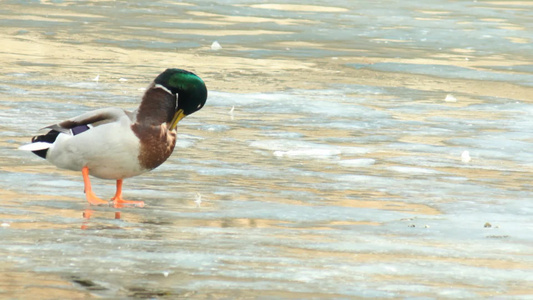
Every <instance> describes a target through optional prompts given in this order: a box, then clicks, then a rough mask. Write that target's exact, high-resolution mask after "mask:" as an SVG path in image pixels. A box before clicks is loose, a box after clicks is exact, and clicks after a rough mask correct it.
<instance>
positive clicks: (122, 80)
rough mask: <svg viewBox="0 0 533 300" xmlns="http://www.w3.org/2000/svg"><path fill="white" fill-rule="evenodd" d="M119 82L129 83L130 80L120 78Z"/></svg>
mask: <svg viewBox="0 0 533 300" xmlns="http://www.w3.org/2000/svg"><path fill="white" fill-rule="evenodd" d="M118 81H120V82H126V81H128V80H127V79H126V78H123V77H120V78H119V79H118Z"/></svg>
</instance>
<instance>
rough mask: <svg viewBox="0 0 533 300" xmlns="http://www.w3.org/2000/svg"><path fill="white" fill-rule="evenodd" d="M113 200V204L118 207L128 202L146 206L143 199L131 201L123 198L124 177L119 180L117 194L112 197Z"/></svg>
mask: <svg viewBox="0 0 533 300" xmlns="http://www.w3.org/2000/svg"><path fill="white" fill-rule="evenodd" d="M111 201H113V205H114V206H115V207H116V208H121V207H124V205H128V204H131V205H134V206H138V207H144V202H143V201H131V200H124V199H122V179H119V180H117V192H116V193H115V196H114V197H113V198H111Z"/></svg>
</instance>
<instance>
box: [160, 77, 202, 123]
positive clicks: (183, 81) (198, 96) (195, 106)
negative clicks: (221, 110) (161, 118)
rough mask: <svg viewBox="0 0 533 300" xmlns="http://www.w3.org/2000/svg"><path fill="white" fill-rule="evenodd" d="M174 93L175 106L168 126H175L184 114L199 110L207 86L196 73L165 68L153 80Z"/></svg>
mask: <svg viewBox="0 0 533 300" xmlns="http://www.w3.org/2000/svg"><path fill="white" fill-rule="evenodd" d="M154 83H155V84H159V85H161V86H163V87H165V88H166V89H167V90H169V91H170V92H171V93H172V94H174V95H176V98H177V107H176V111H175V114H174V118H173V119H172V122H171V126H170V128H172V129H173V128H176V126H177V124H178V122H179V121H180V120H181V119H183V118H184V117H185V116H187V115H190V114H192V113H194V112H196V111H198V110H200V109H201V108H202V107H203V106H204V105H205V101H206V100H207V88H206V87H205V83H204V81H203V80H202V79H201V78H200V77H198V76H197V75H196V74H194V73H192V72H189V71H186V70H182V69H166V70H165V72H163V73H161V74H159V76H157V77H156V79H155V80H154Z"/></svg>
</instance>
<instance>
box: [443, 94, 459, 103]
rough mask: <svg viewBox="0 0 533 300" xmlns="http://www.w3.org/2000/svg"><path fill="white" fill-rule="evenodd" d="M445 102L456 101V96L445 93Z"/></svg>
mask: <svg viewBox="0 0 533 300" xmlns="http://www.w3.org/2000/svg"><path fill="white" fill-rule="evenodd" d="M444 101H445V102H457V98H455V97H454V96H453V95H452V94H448V95H446V98H444Z"/></svg>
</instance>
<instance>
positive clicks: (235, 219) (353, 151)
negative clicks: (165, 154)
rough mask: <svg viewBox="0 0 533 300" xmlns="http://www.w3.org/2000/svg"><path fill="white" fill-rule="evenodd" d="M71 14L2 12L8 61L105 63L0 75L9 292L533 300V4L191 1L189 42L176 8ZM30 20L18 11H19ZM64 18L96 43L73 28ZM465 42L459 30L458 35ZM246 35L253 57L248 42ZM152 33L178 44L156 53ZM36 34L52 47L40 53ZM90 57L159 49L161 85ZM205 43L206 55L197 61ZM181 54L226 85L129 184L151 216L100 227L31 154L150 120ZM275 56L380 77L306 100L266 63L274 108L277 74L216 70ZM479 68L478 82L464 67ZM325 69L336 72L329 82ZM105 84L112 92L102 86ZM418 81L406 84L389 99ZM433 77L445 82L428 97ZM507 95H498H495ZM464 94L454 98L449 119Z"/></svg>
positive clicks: (106, 215)
mask: <svg viewBox="0 0 533 300" xmlns="http://www.w3.org/2000/svg"><path fill="white" fill-rule="evenodd" d="M63 4H65V5H58V4H57V5H54V4H51V5H38V6H37V8H39V9H42V12H39V10H36V12H35V13H33V15H32V17H31V18H30V17H28V18H24V17H13V16H15V15H16V14H8V13H6V18H5V20H4V21H3V23H2V26H3V27H6V29H8V30H7V32H9V34H7V35H2V36H1V38H2V39H4V40H6V41H10V42H13V44H9V45H13V47H15V46H16V45H18V44H16V42H14V41H17V42H20V41H21V39H22V38H23V37H24V36H31V39H29V41H26V42H27V43H29V44H28V45H30V46H34V45H35V44H38V45H40V46H42V45H46V44H47V43H46V39H50V41H49V42H50V43H51V44H53V43H59V44H60V45H63V46H64V45H71V46H73V45H76V44H80V45H82V46H80V47H81V48H80V49H82V50H85V51H86V52H87V53H88V54H87V55H89V56H90V55H95V56H98V57H100V58H99V59H95V60H94V61H91V62H90V63H85V64H82V65H80V66H78V65H76V64H78V63H79V61H76V60H73V59H71V60H69V61H68V62H69V64H64V65H62V62H61V61H62V59H65V58H64V57H62V56H55V55H54V54H53V53H51V52H54V51H49V52H50V53H48V52H47V51H45V50H43V51H44V52H39V51H37V50H36V52H35V57H33V56H23V55H21V56H17V55H16V53H17V49H13V50H12V52H13V53H15V54H11V53H10V52H9V50H4V53H3V54H2V55H3V58H4V60H5V61H11V62H10V63H8V64H7V65H6V66H5V70H4V71H2V72H1V73H0V91H2V93H1V94H0V99H1V102H0V120H1V122H0V124H1V125H0V129H1V140H0V145H1V148H0V152H1V153H0V154H1V155H0V157H1V158H0V160H1V164H0V177H1V178H2V180H1V181H0V197H1V205H0V225H1V226H0V239H1V240H2V247H0V254H1V255H0V262H1V264H0V265H1V267H0V272H1V277H0V295H2V296H5V297H8V298H13V297H17V296H21V295H22V296H26V297H35V296H36V295H39V296H41V297H42V295H43V294H44V295H50V296H49V297H50V298H76V297H78V298H81V297H90V296H95V297H97V296H100V297H109V298H120V297H139V298H165V297H166V298H175V297H178V296H183V297H214V298H217V297H229V298H235V297H249V296H257V295H263V296H267V297H268V296H270V297H299V298H309V297H361V298H362V297H375V298H397V297H430V298H479V297H487V296H497V297H502V298H505V297H508V298H520V297H522V298H527V297H529V296H531V294H532V293H533V288H532V285H531V282H533V276H532V275H531V274H532V272H531V271H532V269H533V259H532V256H531V253H532V250H533V249H532V246H531V245H532V238H531V232H532V229H533V228H532V227H533V224H532V221H531V215H532V213H533V204H532V201H531V199H532V191H533V188H532V185H531V178H532V176H531V175H532V167H533V151H532V150H531V149H532V136H533V132H532V128H533V121H532V120H533V118H532V117H531V116H532V113H533V108H532V105H531V99H530V97H531V82H532V80H531V76H532V75H531V67H530V65H528V64H527V63H526V62H527V61H531V56H530V55H531V54H530V53H532V52H531V46H530V45H531V32H530V31H527V30H523V29H521V28H524V27H527V24H525V23H524V22H525V21H524V20H525V19H526V16H530V15H531V13H530V11H531V10H530V9H529V8H527V5H526V4H520V2H518V4H516V3H515V4H509V5H511V6H512V7H511V8H512V10H511V9H509V10H501V9H499V8H500V7H499V6H498V4H475V3H474V2H468V4H466V2H453V3H448V2H445V1H427V2H424V4H423V6H427V7H420V5H421V4H417V7H409V5H407V4H405V5H404V6H401V5H398V6H393V5H391V4H390V3H389V4H387V5H386V6H382V4H373V5H370V6H368V5H366V6H364V7H365V8H360V7H361V6H360V5H358V4H357V3H356V2H340V3H338V4H336V6H338V7H328V6H327V5H324V3H322V2H318V1H317V2H315V3H313V5H318V6H319V7H318V8H317V7H315V6H289V5H285V6H284V5H278V6H276V5H273V6H272V5H271V6H269V5H266V4H262V3H255V2H254V3H252V2H242V3H241V4H239V5H237V4H234V5H228V4H224V3H223V4H217V5H209V6H208V5H206V4H205V3H197V5H191V6H186V7H188V8H180V9H179V10H177V11H178V12H177V14H179V16H180V18H176V17H174V16H173V17H174V18H170V19H172V20H174V22H177V21H178V20H184V19H185V20H187V18H188V20H191V18H193V19H194V17H197V18H198V19H196V20H197V22H198V23H194V22H193V21H191V23H184V24H186V25H183V24H181V23H172V24H169V23H168V22H170V20H167V17H168V15H167V14H165V13H163V12H167V11H168V10H169V8H173V9H176V7H174V6H175V5H177V4H173V3H165V2H153V3H151V4H148V3H147V5H149V6H148V7H144V6H127V5H125V4H124V3H120V2H119V3H115V2H113V3H107V2H105V3H104V4H105V5H104V6H106V5H109V7H107V6H106V7H104V6H102V7H98V6H92V5H87V4H83V3H82V5H80V6H79V7H78V6H71V5H70V3H69V2H65V3H63ZM359 4H360V3H359ZM472 6H474V7H475V8H476V10H475V11H474V12H475V13H476V14H477V15H476V16H472V14H471V12H473V11H471V10H470V9H471V8H472ZM24 8H25V6H24V5H23V4H19V3H17V2H10V4H9V6H6V8H5V10H6V11H10V10H11V11H14V12H16V11H18V10H21V9H24ZM343 8H346V9H343ZM467 10H468V14H467V13H466V12H465V11H467ZM109 11H114V12H115V13H116V14H117V15H118V16H120V17H121V18H117V20H115V21H113V22H111V25H113V26H101V25H103V24H106V23H105V22H108V21H105V22H104V21H102V20H101V19H99V18H100V17H102V16H106V15H105V14H108V13H109ZM317 11H318V12H320V13H318V12H317ZM510 11H512V12H513V13H510ZM156 14H157V15H158V16H159V18H153V19H152V18H150V16H152V15H156ZM213 14H214V15H213ZM8 16H11V17H8ZM131 18H134V19H135V18H136V19H135V22H134V21H131ZM265 18H271V19H266V20H265ZM65 19H66V20H69V21H68V22H74V23H79V24H84V25H88V24H85V22H88V23H96V24H98V26H96V27H91V26H86V27H83V26H82V27H75V26H66V25H65V24H64V23H62V21H61V20H63V21H65ZM273 20H274V21H273ZM276 20H277V21H276ZM369 20H372V22H370V21H369ZM65 22H66V21H65ZM68 22H67V23H68ZM99 22H103V23H99ZM114 22H116V23H114ZM232 22H235V23H232ZM221 24H224V26H226V27H225V29H226V30H228V31H231V30H235V31H234V32H230V33H226V34H222V33H220V34H222V35H223V36H217V38H216V40H218V42H220V45H221V46H222V49H218V50H217V52H216V53H217V54H212V53H210V52H208V51H209V49H210V48H211V45H212V42H213V41H214V40H215V39H214V38H213V37H212V36H211V35H210V34H213V33H212V32H211V31H209V29H213V28H216V26H221ZM250 24H255V25H254V27H250V26H251V25H250ZM347 24H348V25H347ZM350 24H352V25H350ZM369 24H372V25H369ZM398 24H402V25H398ZM529 24H530V23H529ZM108 25H109V24H108ZM170 25H172V26H181V27H180V28H182V29H183V30H184V32H185V33H175V32H174V31H171V29H170V27H172V26H170ZM457 26H459V28H460V29H462V30H464V32H463V31H460V32H463V33H462V34H458V36H456V35H452V36H450V34H449V31H450V30H452V29H454V30H455V29H457V28H458V27H457ZM152 27H154V28H157V29H159V30H157V31H155V33H154V31H153V30H150V28H152ZM463 27H464V28H463ZM21 28H26V29H24V30H26V31H20V30H22V29H21ZM103 28H105V30H104V29H103ZM143 28H144V29H143ZM124 29H127V30H124ZM200 29H201V30H200ZM354 29H357V30H354ZM99 30H100V31H99ZM280 30H284V31H292V33H290V35H291V36H292V37H291V41H292V42H287V34H285V33H282V32H274V33H267V32H266V31H280ZM241 31H243V32H244V33H243V32H241ZM251 31H257V32H258V39H254V38H253V37H250V36H249V35H247V34H246V32H251ZM259 32H262V33H259ZM454 32H455V31H454ZM152 33H153V34H155V36H156V37H157V38H158V39H159V40H161V41H164V42H155V41H157V40H158V39H151V36H152V35H151V34H152ZM349 33H350V34H351V35H349ZM32 34H37V35H44V39H45V40H44V43H43V42H42V40H41V39H42V37H41V38H35V37H34V36H32ZM81 35H85V36H84V38H81V37H80V36H81ZM21 36H22V37H21ZM176 36H178V37H179V39H176V40H178V41H174V42H170V41H169V40H171V39H172V38H175V37H176ZM13 37H14V38H13ZM68 37H70V39H69V38H68ZM34 39H35V40H34ZM166 39H168V40H166ZM292 39H293V40H292ZM487 39H488V40H490V42H486V40H487ZM58 40H59V41H58ZM294 40H296V41H299V42H295V41H294ZM524 41H525V42H526V43H524ZM339 43H340V44H339ZM495 44H497V45H498V47H497V48H495V47H494V45H495ZM84 45H86V46H84ZM95 45H96V46H97V47H104V46H105V47H108V48H105V49H106V50H109V52H112V53H113V52H123V53H125V55H126V56H127V57H135V55H139V53H137V52H136V51H141V50H139V49H144V50H142V51H144V52H142V51H141V52H140V53H141V55H139V57H148V58H143V59H146V61H145V62H144V63H145V64H157V66H158V67H157V68H153V69H149V70H150V71H146V67H143V66H142V65H141V66H139V65H138V64H137V63H136V61H130V60H127V59H125V60H123V61H121V62H120V63H115V62H113V61H112V60H111V59H107V60H106V58H105V57H106V56H105V55H104V56H103V58H102V57H101V56H100V55H103V54H101V53H100V52H98V53H96V52H91V51H94V50H93V49H88V48H84V47H89V46H95ZM199 45H203V47H205V48H206V49H208V50H201V49H200V50H198V54H197V53H196V52H194V51H196V50H194V49H195V48H196V47H199V48H200V46H199ZM339 45H344V46H342V47H341V46H339ZM384 45H386V46H384ZM244 46H246V47H247V48H244V49H243V48H241V47H244ZM50 47H51V46H50ZM174 48H176V49H182V48H187V49H189V48H190V49H193V50H190V51H193V52H192V53H194V54H195V55H197V56H198V57H205V60H207V61H208V63H207V66H203V65H201V63H202V62H200V61H199V62H198V64H200V65H199V66H195V67H197V68H198V69H197V72H198V73H199V74H200V75H202V74H206V76H207V79H208V80H206V81H207V84H208V87H210V86H213V85H214V86H217V83H218V84H219V85H218V86H217V87H218V88H211V89H210V96H209V99H208V102H207V105H206V106H205V107H204V108H203V109H202V110H201V111H200V112H198V113H196V114H194V115H192V116H190V117H188V118H186V119H185V120H184V121H183V122H182V123H180V124H181V125H180V127H179V135H178V137H179V142H178V144H177V146H176V150H175V153H174V154H173V156H172V157H171V158H170V159H169V160H168V161H167V162H166V163H165V164H163V165H162V166H161V167H159V168H158V169H156V170H154V171H153V172H151V173H148V174H145V175H142V176H139V177H136V178H131V179H127V180H126V181H125V186H124V194H125V197H127V198H130V199H133V200H144V201H145V202H146V204H147V207H146V208H143V209H135V208H125V209H120V210H117V209H113V208H106V207H92V208H88V207H86V205H85V203H84V200H83V184H82V180H81V174H76V173H75V172H68V171H63V170H58V169H56V168H55V167H54V166H51V165H49V164H47V163H46V162H45V161H42V160H40V159H39V158H38V157H37V156H35V155H31V154H29V153H25V152H20V151H17V150H16V148H17V147H18V146H19V145H21V144H23V143H25V142H26V141H27V140H28V139H29V136H30V135H32V134H34V133H35V132H36V131H37V130H38V129H39V128H40V127H43V126H46V125H49V124H52V123H55V122H57V121H58V120H62V119H66V118H69V117H72V116H74V115H77V114H80V113H83V112H85V111H88V110H90V109H94V108H98V107H102V106H108V105H114V106H119V107H124V108H134V107H135V106H136V105H137V103H138V99H139V97H140V94H142V90H143V88H144V87H145V86H146V85H147V83H148V81H149V80H151V79H152V78H149V76H151V75H152V74H153V73H154V72H156V73H155V74H157V72H160V71H161V70H160V69H162V68H164V65H163V66H162V65H159V64H158V63H159V62H160V59H161V58H162V57H165V55H167V54H168V52H167V51H170V50H172V49H174ZM8 49H10V48H8ZM45 49H47V48H46V47H45ZM52 49H53V48H52ZM147 49H148V50H147ZM287 49H289V50H287ZM354 49H356V50H357V51H355V52H356V54H355V56H353V57H352V56H349V55H354V54H353V52H354ZM18 50H20V49H18ZM280 50H281V51H282V53H280ZM525 50H527V51H525ZM20 51H22V50H20ZM151 51H162V52H157V53H156V55H152V54H151V53H152V52H151ZM202 51H203V52H202ZM224 51H226V52H224ZM178 52H179V51H178ZM6 53H7V54H6ZM220 53H222V54H220ZM435 53H437V54H435ZM528 53H529V54H528ZM161 54H162V55H161ZM178 54H179V53H178ZM71 55H73V54H71ZM211 55H226V56H215V57H214V59H213V58H212V57H211ZM409 55H412V56H409ZM435 55H437V56H435ZM438 55H442V56H440V57H439V56H438ZM528 55H529V56H528ZM275 56H280V57H279V60H280V61H282V62H283V61H287V64H291V63H292V61H290V59H292V58H294V57H295V58H296V60H303V61H305V62H307V61H308V60H309V59H311V58H316V57H319V58H320V57H325V58H327V59H328V61H337V60H345V61H346V63H345V67H346V68H345V69H343V72H350V71H348V70H352V71H353V72H359V71H361V72H371V73H364V74H367V75H368V74H370V75H372V76H373V77H372V78H373V80H370V81H369V80H368V79H365V78H361V80H366V81H365V84H361V83H359V82H358V80H357V78H356V77H353V78H350V77H349V76H351V75H350V74H351V73H350V74H349V73H346V74H347V75H346V76H348V80H344V81H338V80H333V79H330V78H329V77H328V76H326V75H324V76H322V77H320V78H319V81H320V82H321V83H322V84H321V85H320V86H317V85H316V84H311V83H310V84H309V85H310V86H309V87H308V88H303V87H302V86H301V85H300V86H298V87H291V84H292V82H290V78H278V77H276V74H277V73H278V72H281V70H277V69H276V68H275V67H272V69H269V67H267V66H263V68H265V70H264V72H266V73H267V74H269V75H268V76H266V77H265V78H263V79H261V80H262V81H264V83H265V84H269V82H270V81H274V79H275V80H277V81H274V83H275V85H276V86H278V85H279V88H277V89H269V90H261V91H260V92H258V91H253V90H254V89H252V88H248V87H247V84H252V83H253V81H254V80H256V75H257V74H259V75H261V76H265V75H264V73H253V72H252V73H246V72H244V73H242V74H241V73H239V72H229V71H228V72H227V73H225V74H223V75H219V74H217V72H216V71H213V70H212V67H211V66H210V65H209V64H214V65H219V64H221V63H220V62H219V61H220V60H223V59H228V60H229V59H230V58H233V57H244V58H250V57H251V58H254V59H258V60H259V61H261V59H267V58H270V57H275ZM330 56H334V57H333V58H335V59H332V58H331V57H330ZM337 56H339V57H337ZM343 56H346V57H343ZM360 56H363V57H366V58H365V59H366V60H363V61H360ZM465 57H466V58H468V60H465ZM511 57H512V59H511ZM7 58H9V59H11V60H8V59H7ZM377 58H379V59H380V60H382V61H380V60H378V59H377ZM67 59H68V58H67ZM150 59H151V60H150ZM476 59H477V60H480V62H479V64H478V65H469V64H467V63H468V62H471V61H473V60H476ZM352 60H353V61H352ZM481 60H482V61H481ZM406 61H407V63H406ZM155 62H157V63H155ZM247 62H250V61H247ZM435 62H438V63H439V64H436V63H435ZM165 63H167V62H165ZM168 63H171V61H168ZM70 64H74V67H76V68H78V67H79V69H75V70H74V71H73V70H72V68H73V67H72V66H71V65H70ZM230 64H231V63H227V65H223V66H225V67H226V68H228V69H230V67H231V65H230ZM235 64H237V66H236V67H235V69H237V70H240V69H241V67H240V66H239V65H238V62H237V63H235ZM323 64H325V63H324V62H323V61H318V62H316V64H315V65H314V67H315V68H318V67H319V66H321V65H323ZM191 65H192V66H194V65H195V64H194V63H192V64H191ZM228 66H229V67H228ZM143 68H144V69H143ZM246 68H249V65H248V64H243V69H244V70H248V71H247V72H249V69H246ZM323 68H324V74H333V73H328V72H330V71H332V70H331V69H333V72H335V69H334V68H333V66H331V67H330V66H328V65H326V67H323ZM102 69H104V70H107V71H108V72H112V73H108V72H105V73H102V74H100V73H101V72H102ZM132 69H133V70H135V72H134V73H133V74H132V72H133V71H132ZM141 71H142V72H141ZM262 71H263V70H262ZM220 72H221V73H222V71H220ZM309 72H310V71H309V70H304V72H302V73H301V74H296V75H294V74H292V75H293V77H298V76H302V77H305V76H307V74H308V73H309ZM52 73H53V74H55V75H50V74H52ZM78 74H82V75H78ZM98 74H100V75H99V78H98V81H96V80H94V78H96V76H97V75H98ZM254 74H256V75H254ZM354 74H358V73H354ZM398 74H400V75H398ZM402 74H403V75H407V76H408V77H407V78H408V79H409V80H407V81H406V82H405V84H403V83H402V82H401V80H402V79H398V80H399V81H398V82H396V83H394V82H393V83H392V84H391V82H389V81H388V79H390V78H392V77H394V76H401V75H402ZM58 75H60V76H58ZM259 75H257V76H259ZM332 76H333V75H332ZM386 76H389V77H386ZM410 76H412V77H410ZM416 76H419V77H416ZM420 76H427V77H420ZM233 77H239V78H241V79H242V80H241V81H239V82H238V83H235V82H232V83H231V84H233V85H234V86H235V87H236V88H235V89H233V88H232V87H225V86H224V85H220V82H223V83H224V82H231V80H232V79H231V78H233ZM305 78H306V79H302V81H305V80H309V81H310V82H312V80H314V79H313V78H311V77H305ZM387 78H388V79H387ZM411 78H413V79H411ZM421 78H422V79H424V80H426V81H424V82H426V83H427V82H429V83H431V85H430V86H427V85H425V84H423V82H422V81H421V82H420V83H417V82H416V80H420V79H421ZM427 78H430V79H427ZM121 79H122V80H121ZM124 79H127V80H124ZM453 80H456V81H459V82H460V83H459V84H457V85H456V87H457V89H456V90H454V89H450V85H448V82H449V81H453ZM412 81H413V82H414V83H413V82H412ZM228 85H229V83H228ZM491 86H492V87H495V88H494V91H491V90H490V89H489V90H487V87H491ZM508 86H510V87H511V88H507V87H508ZM286 87H288V88H286ZM228 90H229V91H228ZM235 90H239V91H240V92H239V93H235V92H234V91H235ZM241 90H242V91H241ZM502 91H511V92H510V93H504V92H502ZM524 91H525V92H524ZM450 94H451V95H453V97H454V99H455V101H446V99H451V98H450V97H448V95H450ZM465 151H468V153H469V156H470V160H465V159H464V153H465ZM93 185H94V189H95V191H96V193H97V194H98V195H99V196H101V197H103V198H105V197H111V195H113V193H114V183H113V182H109V181H103V180H98V179H94V180H93ZM83 215H85V216H86V217H88V216H89V215H90V216H91V217H90V218H83V217H82V216H83Z"/></svg>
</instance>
